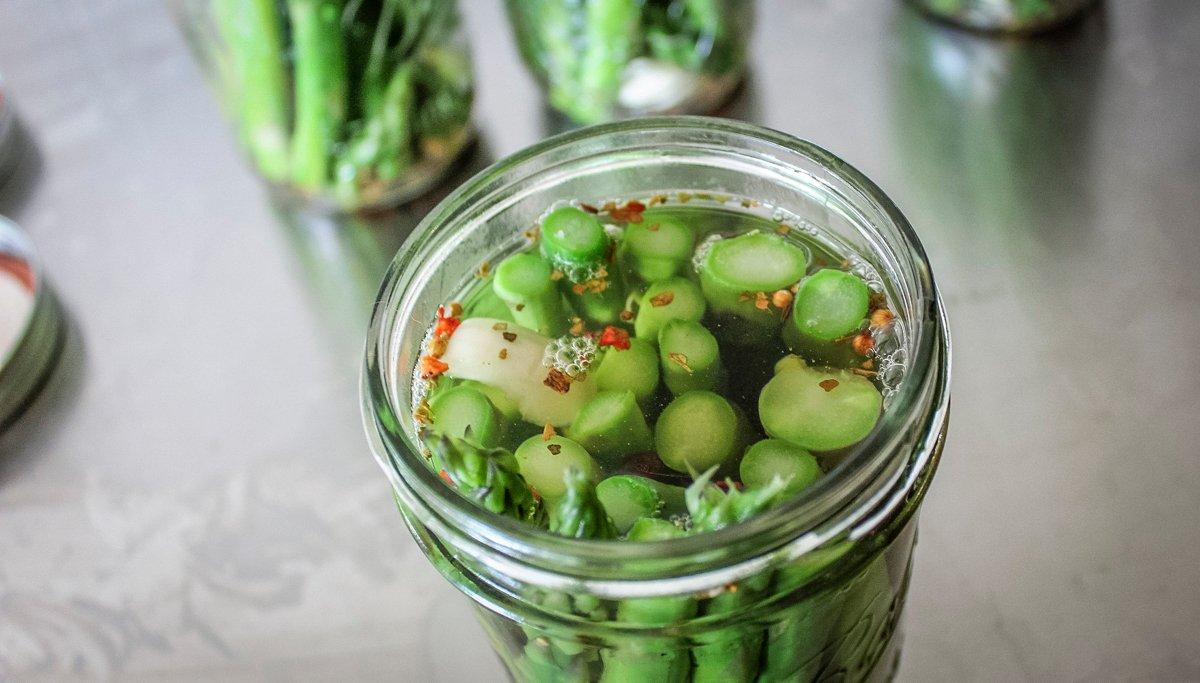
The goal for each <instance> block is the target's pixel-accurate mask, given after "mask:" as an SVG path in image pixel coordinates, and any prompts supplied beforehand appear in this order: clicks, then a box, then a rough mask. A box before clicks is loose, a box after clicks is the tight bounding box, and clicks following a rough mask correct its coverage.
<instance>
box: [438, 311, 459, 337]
mask: <svg viewBox="0 0 1200 683" xmlns="http://www.w3.org/2000/svg"><path fill="white" fill-rule="evenodd" d="M456 309H457V310H456ZM460 313H462V306H459V305H458V304H450V311H449V313H447V311H446V307H445V306H438V310H437V323H436V324H435V325H434V326H433V336H435V337H449V336H450V335H452V334H454V330H456V329H458V326H459V325H461V324H462V321H461V320H459V319H458V317H457V316H458V315H459V314H460Z"/></svg>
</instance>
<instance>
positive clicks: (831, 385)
mask: <svg viewBox="0 0 1200 683" xmlns="http://www.w3.org/2000/svg"><path fill="white" fill-rule="evenodd" d="M838 384H839V382H838V381H837V380H836V379H833V378H832V377H831V378H829V379H823V380H821V381H820V382H819V383H818V384H817V386H819V387H821V388H822V389H824V390H825V391H826V392H830V391H833V390H834V389H836V388H837V385H838Z"/></svg>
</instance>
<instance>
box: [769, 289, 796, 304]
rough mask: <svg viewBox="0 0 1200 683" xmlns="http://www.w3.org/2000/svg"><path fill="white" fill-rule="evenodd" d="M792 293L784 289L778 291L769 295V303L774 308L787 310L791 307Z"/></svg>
mask: <svg viewBox="0 0 1200 683" xmlns="http://www.w3.org/2000/svg"><path fill="white" fill-rule="evenodd" d="M793 298H794V297H793V296H792V293H791V292H789V291H788V290H786V289H780V290H778V291H776V292H775V293H774V294H772V295H771V303H772V304H773V305H774V306H775V308H787V307H788V306H791V305H792V299H793Z"/></svg>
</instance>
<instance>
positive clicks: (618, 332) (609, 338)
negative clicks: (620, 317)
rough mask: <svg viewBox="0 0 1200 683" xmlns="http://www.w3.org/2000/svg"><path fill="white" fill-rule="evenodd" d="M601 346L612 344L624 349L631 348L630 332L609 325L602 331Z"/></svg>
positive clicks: (614, 346)
mask: <svg viewBox="0 0 1200 683" xmlns="http://www.w3.org/2000/svg"><path fill="white" fill-rule="evenodd" d="M600 346H601V347H605V346H611V347H613V348H615V349H620V350H622V351H624V350H625V349H628V348H629V333H628V332H626V331H625V330H623V329H621V328H619V327H613V326H612V325H609V326H608V327H605V328H604V331H603V332H601V333H600Z"/></svg>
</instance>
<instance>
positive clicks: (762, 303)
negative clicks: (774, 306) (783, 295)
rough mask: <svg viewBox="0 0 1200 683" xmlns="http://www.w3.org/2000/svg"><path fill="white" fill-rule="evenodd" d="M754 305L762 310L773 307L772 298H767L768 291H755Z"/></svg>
mask: <svg viewBox="0 0 1200 683" xmlns="http://www.w3.org/2000/svg"><path fill="white" fill-rule="evenodd" d="M754 307H755V308H757V309H758V310H760V311H765V310H767V309H768V308H770V307H771V300H770V299H768V298H767V293H766V292H755V293H754Z"/></svg>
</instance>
